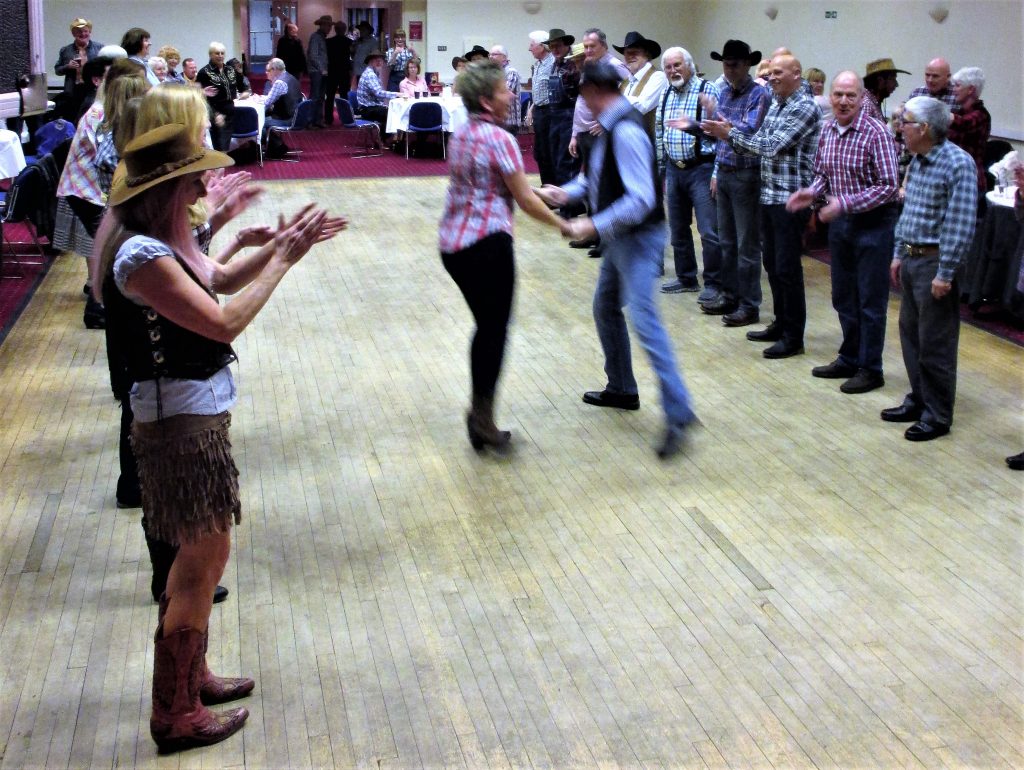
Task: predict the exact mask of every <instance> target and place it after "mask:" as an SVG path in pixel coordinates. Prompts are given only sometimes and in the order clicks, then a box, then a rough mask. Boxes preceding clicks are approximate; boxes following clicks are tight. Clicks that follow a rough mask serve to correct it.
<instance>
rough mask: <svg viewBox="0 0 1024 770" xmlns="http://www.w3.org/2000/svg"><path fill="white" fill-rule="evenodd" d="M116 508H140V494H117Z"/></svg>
mask: <svg viewBox="0 0 1024 770" xmlns="http://www.w3.org/2000/svg"><path fill="white" fill-rule="evenodd" d="M116 500H117V507H118V508H141V507H142V494H141V493H136V494H134V495H118V496H117V498H116Z"/></svg>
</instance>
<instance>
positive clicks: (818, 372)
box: [811, 358, 857, 380]
mask: <svg viewBox="0 0 1024 770" xmlns="http://www.w3.org/2000/svg"><path fill="white" fill-rule="evenodd" d="M856 373H857V367H856V366H850V365H849V364H844V363H843V362H842V361H840V360H839V359H838V358H837V359H836V360H835V361H833V362H832V363H830V364H825V365H824V366H816V367H814V368H813V369H811V376H812V377H821V378H823V379H826V380H845V379H846V378H847V377H853V375H855V374H856Z"/></svg>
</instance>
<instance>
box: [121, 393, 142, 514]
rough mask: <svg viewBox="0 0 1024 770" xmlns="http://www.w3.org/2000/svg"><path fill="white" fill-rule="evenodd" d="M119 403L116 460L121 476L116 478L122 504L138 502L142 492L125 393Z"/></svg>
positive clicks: (131, 416)
mask: <svg viewBox="0 0 1024 770" xmlns="http://www.w3.org/2000/svg"><path fill="white" fill-rule="evenodd" d="M118 400H119V401H120V403H121V434H120V436H119V437H118V443H117V459H118V461H119V463H120V468H121V475H120V476H118V477H117V499H118V500H119V501H120V502H122V503H129V502H134V501H136V500H138V499H139V498H140V497H141V495H142V492H141V491H140V489H139V466H138V463H137V462H136V461H135V452H133V451H132V443H131V435H132V420H134V419H135V415H134V414H133V413H132V402H131V398H130V397H129V396H128V394H127V393H121V394H119V395H118Z"/></svg>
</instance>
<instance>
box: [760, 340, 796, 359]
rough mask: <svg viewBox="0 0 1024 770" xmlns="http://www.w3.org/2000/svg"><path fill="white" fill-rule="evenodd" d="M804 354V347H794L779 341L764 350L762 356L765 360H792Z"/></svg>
mask: <svg viewBox="0 0 1024 770" xmlns="http://www.w3.org/2000/svg"><path fill="white" fill-rule="evenodd" d="M803 352H804V346H803V345H794V344H792V343H790V342H786V341H785V340H779V341H778V342H776V343H775V344H774V345H772V346H771V347H768V348H765V349H764V350H762V351H761V355H762V356H764V357H765V358H792V357H793V356H799V355H801V354H802V353H803Z"/></svg>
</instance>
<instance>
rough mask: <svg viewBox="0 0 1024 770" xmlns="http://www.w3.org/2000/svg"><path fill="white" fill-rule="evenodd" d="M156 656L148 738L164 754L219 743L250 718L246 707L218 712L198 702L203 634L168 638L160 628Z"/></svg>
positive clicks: (177, 633)
mask: <svg viewBox="0 0 1024 770" xmlns="http://www.w3.org/2000/svg"><path fill="white" fill-rule="evenodd" d="M154 642H155V644H154V655H153V712H152V715H151V716H150V718H149V733H150V735H152V736H153V740H154V741H155V742H156V746H157V749H158V750H159V752H160V753H161V754H167V753H170V752H173V751H182V750H184V749H190V748H193V747H195V746H209V745H211V744H213V743H219V742H220V741H222V740H224V739H225V738H227V737H228V736H230V735H233V734H234V733H236V732H238V730H240V729H241V727H242V725H243V724H245V720H246V719H248V717H249V712H248V710H246V709H244V708H236V709H230V710H229V711H225V712H224V713H222V714H217V713H214V712H213V711H210V710H209V709H208V708H206V706H204V705H203V704H202V703H201V702H200V700H199V689H200V686H201V684H202V677H203V670H204V665H203V634H202V632H200V631H197V630H196V629H194V628H183V629H181V630H180V631H175V632H174V633H172V634H167V635H164V633H163V625H162V624H161V625H160V626H158V627H157V632H156V639H155V640H154Z"/></svg>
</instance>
